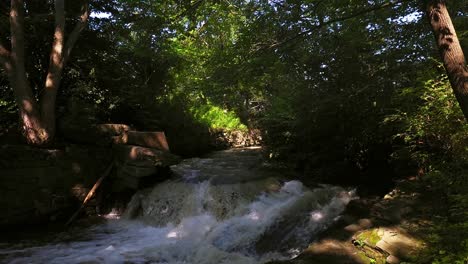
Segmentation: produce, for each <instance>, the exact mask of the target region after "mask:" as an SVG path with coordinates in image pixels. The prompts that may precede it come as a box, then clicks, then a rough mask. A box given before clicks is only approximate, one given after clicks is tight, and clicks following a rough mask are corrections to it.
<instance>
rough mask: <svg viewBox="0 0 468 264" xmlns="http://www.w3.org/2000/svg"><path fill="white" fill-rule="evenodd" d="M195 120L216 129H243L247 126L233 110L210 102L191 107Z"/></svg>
mask: <svg viewBox="0 0 468 264" xmlns="http://www.w3.org/2000/svg"><path fill="white" fill-rule="evenodd" d="M190 110H191V113H192V114H193V116H194V118H195V120H197V121H198V122H200V123H203V124H205V125H207V126H209V127H211V128H214V129H224V130H243V131H246V130H247V127H246V126H245V125H244V124H242V123H241V121H240V119H239V118H238V117H237V116H236V115H235V113H233V112H232V111H228V110H225V109H222V108H220V107H218V106H214V105H212V104H210V103H207V104H205V105H201V106H193V107H192V108H191V109H190Z"/></svg>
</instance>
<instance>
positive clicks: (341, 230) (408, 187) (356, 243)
mask: <svg viewBox="0 0 468 264" xmlns="http://www.w3.org/2000/svg"><path fill="white" fill-rule="evenodd" d="M423 188H424V186H422V182H420V181H419V180H418V179H416V178H415V179H409V180H403V181H400V182H398V183H397V184H396V186H395V187H394V188H393V190H392V191H391V192H389V193H388V194H386V195H385V196H384V197H383V198H382V197H365V198H360V199H356V200H353V201H352V202H351V203H350V204H349V205H348V207H347V209H346V211H345V212H344V214H343V215H342V217H341V218H340V219H339V220H338V221H337V222H336V224H335V225H334V226H332V227H331V228H330V229H328V230H327V231H326V232H325V233H324V234H322V235H321V237H320V238H319V239H318V240H316V241H315V242H314V243H312V244H310V245H309V247H308V248H307V249H306V250H305V251H304V252H303V253H302V254H301V255H300V256H299V257H297V258H296V259H294V260H291V261H286V262H285V263H297V264H306V263H308V264H315V263H317V264H324V263H326V264H384V263H389V264H393V263H406V264H409V263H432V261H433V254H434V252H433V250H430V247H431V246H432V245H431V237H432V236H434V228H435V227H436V223H437V222H438V219H439V218H443V214H444V212H446V211H447V210H446V204H445V201H444V199H441V197H440V196H439V195H437V194H436V193H433V192H431V191H427V190H424V189H423ZM421 190H424V191H421ZM441 253H442V254H443V252H441ZM280 263H283V262H280Z"/></svg>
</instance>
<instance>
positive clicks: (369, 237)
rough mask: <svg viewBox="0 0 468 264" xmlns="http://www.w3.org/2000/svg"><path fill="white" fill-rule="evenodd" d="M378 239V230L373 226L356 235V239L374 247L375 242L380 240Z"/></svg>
mask: <svg viewBox="0 0 468 264" xmlns="http://www.w3.org/2000/svg"><path fill="white" fill-rule="evenodd" d="M380 239H381V237H380V236H379V234H378V231H377V229H375V228H374V229H369V230H365V231H363V232H361V233H359V234H358V235H357V236H356V241H362V242H364V243H365V244H366V245H368V246H371V247H375V246H376V245H377V242H379V241H380Z"/></svg>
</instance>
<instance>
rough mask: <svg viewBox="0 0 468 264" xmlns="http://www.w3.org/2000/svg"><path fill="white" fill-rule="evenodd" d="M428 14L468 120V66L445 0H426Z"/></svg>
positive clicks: (453, 87)
mask: <svg viewBox="0 0 468 264" xmlns="http://www.w3.org/2000/svg"><path fill="white" fill-rule="evenodd" d="M426 14H427V17H428V19H429V22H430V24H431V27H432V31H433V33H434V36H435V38H436V43H437V47H438V49H439V53H440V56H441V57H442V60H443V62H444V66H445V70H446V71H447V75H448V77H449V80H450V84H451V86H452V89H453V92H454V94H455V97H456V98H457V100H458V103H459V104H460V107H461V110H462V112H463V115H464V116H465V118H466V120H467V121H468V67H467V65H466V61H465V57H464V55H463V50H462V48H461V46H460V42H459V41H458V38H457V34H456V32H455V28H454V27H453V24H452V20H451V19H450V15H449V13H448V11H447V6H446V1H445V0H429V1H426Z"/></svg>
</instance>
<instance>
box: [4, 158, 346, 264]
mask: <svg viewBox="0 0 468 264" xmlns="http://www.w3.org/2000/svg"><path fill="white" fill-rule="evenodd" d="M246 155H247V156H248V155H249V153H245V154H243V153H237V152H235V153H231V152H222V154H221V155H220V157H218V156H215V157H214V158H212V159H194V160H188V161H185V162H183V163H182V164H180V165H177V166H176V167H174V168H173V169H174V170H175V171H177V172H178V173H179V174H180V175H181V176H182V178H181V179H179V180H175V181H170V182H167V183H163V184H160V185H158V186H156V187H155V188H154V189H152V190H145V191H141V192H139V193H137V194H136V195H135V196H134V198H133V199H132V201H131V202H130V204H129V208H128V211H127V214H126V216H125V217H123V218H126V219H120V220H110V221H109V222H108V223H107V224H104V225H99V226H95V227H93V228H91V229H89V230H86V232H85V234H86V235H84V238H82V239H81V241H69V242H58V243H57V242H55V243H50V244H47V245H43V246H39V247H33V248H21V247H14V248H13V247H11V248H7V249H0V257H1V256H2V255H3V256H6V259H5V261H7V262H8V263H168V264H169V263H170V264H176V263H196V264H204V263H206V264H211V263H242V264H244V263H265V262H268V261H270V260H278V259H289V258H292V257H294V256H296V255H297V254H298V253H300V251H301V250H302V249H303V248H304V247H306V246H307V245H308V243H309V242H310V241H311V240H313V238H314V235H316V234H317V233H318V232H319V231H321V230H324V229H325V228H326V227H327V226H329V224H331V223H332V222H333V221H334V220H335V219H336V218H337V217H338V216H339V214H340V213H341V212H342V211H343V210H344V208H345V206H346V204H347V203H348V202H349V201H350V199H352V198H353V194H352V192H348V191H345V190H344V189H342V188H339V187H333V186H321V187H319V188H316V189H313V190H309V189H307V188H306V187H304V186H303V185H302V183H301V182H299V181H288V182H285V183H283V184H281V183H280V181H278V180H277V179H274V178H268V177H264V178H262V177H259V178H258V177H257V178H256V177H251V176H252V175H254V174H255V173H252V172H253V171H255V169H252V167H250V169H249V167H246V165H249V164H248V163H249V162H250V161H251V159H252V158H251V157H250V158H247V159H246V158H245V156H246ZM233 157H234V158H233ZM228 161H229V162H228ZM223 164H224V165H223ZM226 164H229V166H225V165H226ZM250 165H251V164H250ZM223 166H225V171H224V172H225V175H229V177H230V178H229V179H228V180H226V181H224V182H223V181H222V180H219V179H218V180H216V181H215V180H214V177H215V176H216V177H219V174H220V173H223V170H221V169H220V167H223ZM199 167H201V169H200V168H199ZM200 173H201V174H203V175H200ZM213 173H215V174H216V175H213ZM236 175H240V176H239V177H237V176H236ZM246 175H250V176H249V177H247V178H250V179H252V180H251V181H249V180H248V179H246ZM257 176H258V175H257ZM234 178H235V179H234ZM214 182H217V183H214ZM131 217H133V218H134V219H129V218H131ZM0 259H1V258H0Z"/></svg>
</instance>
